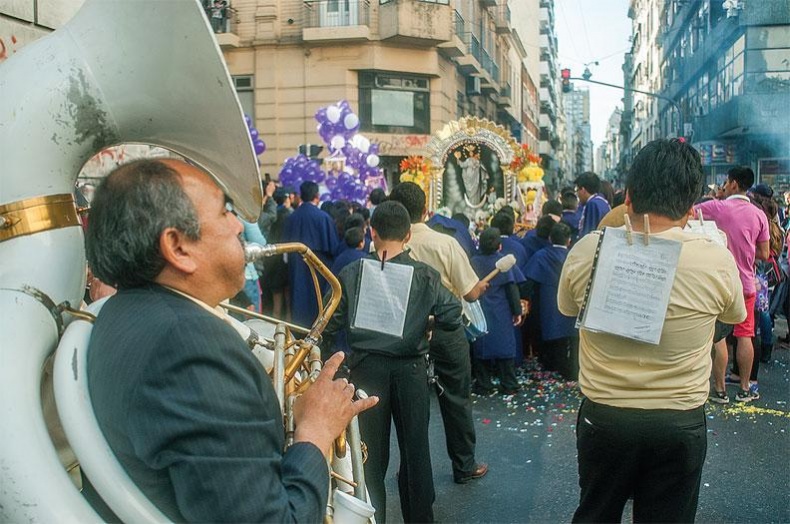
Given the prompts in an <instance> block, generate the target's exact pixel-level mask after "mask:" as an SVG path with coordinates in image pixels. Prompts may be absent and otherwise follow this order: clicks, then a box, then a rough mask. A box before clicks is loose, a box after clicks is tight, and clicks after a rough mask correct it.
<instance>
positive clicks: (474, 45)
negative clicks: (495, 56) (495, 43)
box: [463, 33, 483, 65]
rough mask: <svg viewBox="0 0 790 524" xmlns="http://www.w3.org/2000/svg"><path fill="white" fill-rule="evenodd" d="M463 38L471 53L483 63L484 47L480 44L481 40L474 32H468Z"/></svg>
mask: <svg viewBox="0 0 790 524" xmlns="http://www.w3.org/2000/svg"><path fill="white" fill-rule="evenodd" d="M463 40H464V42H465V43H466V46H467V48H468V49H469V54H470V55H472V56H473V57H474V58H475V60H477V62H478V63H479V64H480V65H483V48H482V46H481V45H480V40H478V39H477V37H476V36H475V35H473V34H472V33H466V34H465V35H464V39H463Z"/></svg>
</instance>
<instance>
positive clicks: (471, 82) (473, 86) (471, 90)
mask: <svg viewBox="0 0 790 524" xmlns="http://www.w3.org/2000/svg"><path fill="white" fill-rule="evenodd" d="M481 94H483V91H482V89H481V87H480V77H477V76H470V77H467V79H466V96H476V95H481Z"/></svg>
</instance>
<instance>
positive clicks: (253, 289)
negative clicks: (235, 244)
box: [241, 220, 266, 313]
mask: <svg viewBox="0 0 790 524" xmlns="http://www.w3.org/2000/svg"><path fill="white" fill-rule="evenodd" d="M241 223H242V225H244V232H243V233H242V238H243V239H244V242H247V243H255V244H260V245H262V246H265V245H266V237H265V236H263V233H262V232H261V228H260V227H259V226H258V224H257V223H255V222H246V221H244V220H242V221H241ZM244 279H245V280H244V294H245V295H247V298H249V299H250V302H251V303H252V306H253V311H256V312H258V313H260V312H261V288H260V285H259V284H258V270H257V269H255V263H254V262H248V263H247V265H246V266H244Z"/></svg>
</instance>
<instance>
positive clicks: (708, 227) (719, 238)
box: [684, 219, 727, 247]
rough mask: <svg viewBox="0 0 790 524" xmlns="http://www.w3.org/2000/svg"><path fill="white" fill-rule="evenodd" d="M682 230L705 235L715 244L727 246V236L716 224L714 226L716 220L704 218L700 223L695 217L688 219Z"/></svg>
mask: <svg viewBox="0 0 790 524" xmlns="http://www.w3.org/2000/svg"><path fill="white" fill-rule="evenodd" d="M684 231H689V232H691V233H696V234H698V235H702V236H706V237H708V238H709V239H711V240H713V241H714V242H716V243H717V244H720V245H722V246H724V247H727V237H726V236H725V235H724V233H722V232H721V231H719V228H718V226H716V222H714V221H712V220H706V221H704V222H703V223H702V224H700V223H699V221H698V220H695V219H692V220H689V221H688V223H687V224H686V229H684Z"/></svg>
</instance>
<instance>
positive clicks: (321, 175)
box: [313, 169, 326, 184]
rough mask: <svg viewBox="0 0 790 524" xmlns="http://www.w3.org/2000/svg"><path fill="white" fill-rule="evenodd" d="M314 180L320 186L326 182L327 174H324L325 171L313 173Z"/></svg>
mask: <svg viewBox="0 0 790 524" xmlns="http://www.w3.org/2000/svg"><path fill="white" fill-rule="evenodd" d="M313 180H314V181H315V182H316V183H318V184H320V183H321V182H323V181H324V180H326V173H324V172H323V171H321V170H320V169H319V170H317V171H313Z"/></svg>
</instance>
